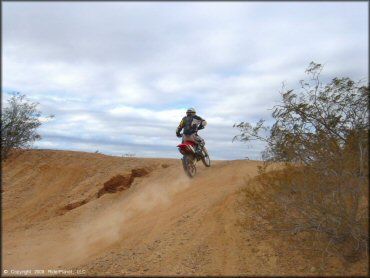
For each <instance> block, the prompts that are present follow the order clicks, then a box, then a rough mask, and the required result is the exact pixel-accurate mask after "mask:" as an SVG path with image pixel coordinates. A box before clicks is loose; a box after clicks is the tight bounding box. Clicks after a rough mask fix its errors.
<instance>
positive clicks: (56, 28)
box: [2, 2, 369, 159]
mask: <svg viewBox="0 0 370 278" xmlns="http://www.w3.org/2000/svg"><path fill="white" fill-rule="evenodd" d="M368 6H369V4H368V3H367V2H323V3H322V2H293V3H292V2H277V3H275V2H261V3H258V2H231V3H227V2H108V3H104V2H85V3H82V2H46V3H42V2H14V3H12V2H3V3H2V7H3V10H2V39H3V40H2V42H3V45H2V47H3V52H2V67H3V76H2V97H3V106H4V105H6V99H7V98H8V97H9V94H10V93H11V92H15V91H17V92H21V93H23V94H26V95H27V97H28V98H29V99H30V100H32V101H37V102H39V103H40V104H39V108H40V110H41V111H42V112H43V113H44V114H45V115H48V114H54V115H55V118H54V119H53V120H50V121H45V122H44V124H43V125H42V127H41V128H40V129H39V132H40V134H41V135H42V137H43V139H42V140H41V141H39V142H37V143H35V146H36V147H37V148H45V149H64V150H78V151H88V152H95V151H96V150H98V151H99V152H102V153H105V154H109V155H118V156H121V155H124V154H134V155H136V156H138V157H172V158H176V157H180V154H179V153H178V151H177V148H176V145H177V144H178V142H179V139H178V138H176V136H175V129H176V127H177V125H178V124H179V121H180V120H181V118H182V117H183V116H184V115H185V111H186V108H188V107H194V108H195V109H196V110H197V112H198V115H200V116H201V117H203V118H205V119H206V120H207V121H208V126H207V128H206V129H204V130H202V131H200V133H199V134H200V135H201V136H202V137H203V138H204V139H205V140H206V146H207V147H208V149H209V152H210V155H211V159H212V158H213V159H243V158H245V157H249V158H251V159H258V158H260V151H261V150H262V148H263V145H261V144H258V143H256V144H249V145H248V144H242V143H232V138H233V137H234V136H235V135H237V134H238V131H237V130H236V129H235V128H233V127H232V126H233V124H234V123H238V122H240V121H249V122H255V121H257V120H258V119H260V118H264V119H267V120H271V117H270V115H271V110H269V109H270V108H271V107H272V106H273V105H274V104H276V103H277V101H279V99H280V95H279V91H280V89H281V85H282V82H286V84H287V86H288V87H291V88H295V87H298V81H299V80H301V79H303V78H305V77H306V76H305V74H304V70H305V69H306V68H307V66H308V64H309V63H310V62H311V61H315V62H317V63H322V64H324V65H325V67H324V73H323V78H332V77H335V76H338V77H342V76H348V77H351V78H353V79H355V80H358V79H361V78H366V77H367V76H368V58H369V57H368V31H369V30H368V16H369V15H368Z"/></svg>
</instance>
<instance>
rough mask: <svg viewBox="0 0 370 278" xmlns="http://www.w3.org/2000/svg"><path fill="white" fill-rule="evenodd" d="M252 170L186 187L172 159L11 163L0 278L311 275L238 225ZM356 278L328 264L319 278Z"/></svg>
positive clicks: (251, 165)
mask: <svg viewBox="0 0 370 278" xmlns="http://www.w3.org/2000/svg"><path fill="white" fill-rule="evenodd" d="M259 164H260V162H257V161H246V160H245V161H216V162H213V165H212V167H210V168H206V167H204V166H203V165H202V164H201V163H199V164H198V173H197V176H196V177H195V178H194V179H190V178H188V177H187V176H186V175H185V173H184V172H183V169H182V166H181V161H180V159H149V158H134V157H133V158H132V157H122V158H121V157H112V156H105V155H102V154H92V153H82V152H69V151H51V150H29V151H22V152H19V153H16V154H15V155H14V156H12V157H10V158H9V159H8V160H7V161H6V162H5V163H3V165H2V171H3V172H2V174H3V175H2V192H1V193H2V221H3V222H2V229H3V230H2V234H3V235H2V243H3V244H2V274H3V275H6V274H8V275H14V276H17V275H18V274H20V273H21V271H27V270H30V271H32V273H31V274H32V275H36V276H40V275H41V274H42V272H44V274H48V275H50V274H53V273H54V274H56V273H59V274H61V273H62V274H63V273H64V274H66V273H67V274H71V273H72V274H74V275H76V274H82V275H87V276H93V275H110V276H112V275H117V276H122V275H171V276H172V275H203V276H209V275H317V274H320V273H319V267H318V265H317V263H316V261H315V259H314V258H313V257H307V256H304V255H303V254H301V253H299V252H292V251H291V250H290V249H289V246H287V244H285V243H284V242H281V239H280V238H278V237H274V236H272V235H271V236H264V237H262V238H261V237H255V236H254V234H255V233H249V232H248V227H244V226H243V225H241V224H240V223H241V220H242V219H243V218H246V217H249V215H248V212H246V211H245V210H242V209H240V208H241V206H242V204H241V199H240V196H241V194H240V189H241V188H242V187H244V186H246V180H248V179H249V178H251V177H253V176H255V175H256V174H257V166H258V165H259ZM362 265H363V263H361V266H362ZM36 270H39V272H35V271H36ZM58 271H59V272H58ZM365 273H366V269H364V268H363V267H358V265H351V266H349V265H343V264H340V263H339V262H338V263H337V264H332V267H331V268H328V269H327V270H326V272H325V273H321V274H335V275H356V274H357V275H361V274H362V275H363V274H365ZM62 276H63V275H62Z"/></svg>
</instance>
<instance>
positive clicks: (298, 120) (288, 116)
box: [234, 62, 369, 267]
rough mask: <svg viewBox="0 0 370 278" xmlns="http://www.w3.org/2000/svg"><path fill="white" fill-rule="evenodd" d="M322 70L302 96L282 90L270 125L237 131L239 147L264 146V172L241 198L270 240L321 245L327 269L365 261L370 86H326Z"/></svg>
mask: <svg viewBox="0 0 370 278" xmlns="http://www.w3.org/2000/svg"><path fill="white" fill-rule="evenodd" d="M322 70H323V66H322V65H320V64H316V63H314V62H311V63H310V65H309V67H308V68H307V69H306V73H307V75H308V80H301V81H300V87H299V89H298V90H292V89H287V88H286V87H285V86H283V88H282V91H281V97H282V99H281V102H280V103H279V104H278V105H276V106H275V107H273V113H272V117H273V119H274V123H273V125H272V126H271V127H269V126H266V125H265V121H264V120H260V121H259V122H257V123H256V124H251V123H248V122H242V123H239V124H235V125H234V127H235V128H238V129H239V131H240V134H239V135H237V136H236V137H235V138H234V140H241V141H245V142H248V141H253V140H262V141H264V142H266V149H265V151H264V152H263V158H264V166H263V167H260V172H259V173H260V174H259V176H258V177H257V178H255V179H254V180H252V181H248V186H247V187H246V188H245V189H244V190H243V193H244V195H245V197H246V198H247V200H248V201H247V202H248V206H249V207H250V208H253V209H254V210H255V213H256V216H258V217H260V219H263V221H265V222H264V223H265V225H264V228H265V229H268V230H269V231H271V232H277V233H287V234H291V235H298V234H303V233H304V234H310V235H311V236H313V237H312V238H313V239H314V240H313V241H315V240H316V241H320V244H319V245H320V246H321V255H322V267H325V258H326V257H327V255H329V254H330V255H334V256H339V257H340V258H342V259H344V261H345V262H347V263H349V262H356V261H358V260H360V259H361V258H363V257H364V256H368V246H369V239H368V219H369V218H368V170H369V165H368V159H369V149H368V132H369V86H368V84H367V83H366V82H364V81H361V80H360V81H353V80H352V79H350V78H347V77H344V78H333V79H331V80H330V81H328V82H323V81H322V80H321V72H322ZM277 162H279V163H278V164H277ZM277 165H278V166H277ZM249 224H250V223H249ZM259 226H260V227H261V225H259ZM311 244H312V241H311Z"/></svg>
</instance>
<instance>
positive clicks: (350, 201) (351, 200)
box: [244, 165, 368, 262]
mask: <svg viewBox="0 0 370 278" xmlns="http://www.w3.org/2000/svg"><path fill="white" fill-rule="evenodd" d="M326 170H327V169H326ZM324 172H327V173H326V174H323V173H320V172H318V171H317V169H315V168H313V167H307V166H294V165H287V166H286V167H285V168H284V169H282V170H273V171H266V170H265V171H263V172H262V173H261V174H260V175H259V176H258V177H257V178H256V179H255V180H253V181H251V182H250V184H249V186H248V187H247V188H246V189H245V190H244V192H245V194H246V197H247V199H248V202H249V204H250V207H253V208H254V209H255V213H257V215H259V216H260V217H261V218H262V219H263V221H266V223H267V225H268V227H269V228H268V229H272V230H274V231H277V232H285V233H289V234H297V233H300V232H310V233H312V235H314V236H315V238H317V239H322V235H325V236H326V238H327V244H326V247H325V249H323V250H322V251H323V252H324V253H326V254H329V253H331V254H335V255H338V256H341V257H343V258H345V259H346V260H347V261H350V262H355V261H357V260H359V259H360V258H361V257H362V256H363V255H365V256H367V255H368V198H367V196H368V179H367V177H366V178H361V177H358V176H355V175H351V174H350V173H349V172H347V171H344V172H343V173H342V174H341V175H338V173H336V172H335V171H334V170H333V171H324ZM252 183H253V185H252ZM256 184H258V187H256ZM263 221H262V222H263ZM261 227H262V226H261ZM265 228H266V227H264V228H263V229H265Z"/></svg>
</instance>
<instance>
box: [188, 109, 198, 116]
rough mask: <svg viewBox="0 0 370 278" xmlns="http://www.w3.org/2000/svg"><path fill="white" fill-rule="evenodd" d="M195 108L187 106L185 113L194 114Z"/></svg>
mask: <svg viewBox="0 0 370 278" xmlns="http://www.w3.org/2000/svg"><path fill="white" fill-rule="evenodd" d="M195 113H196V112H195V109H194V108H188V110H186V114H187V115H189V114H194V115H195Z"/></svg>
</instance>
